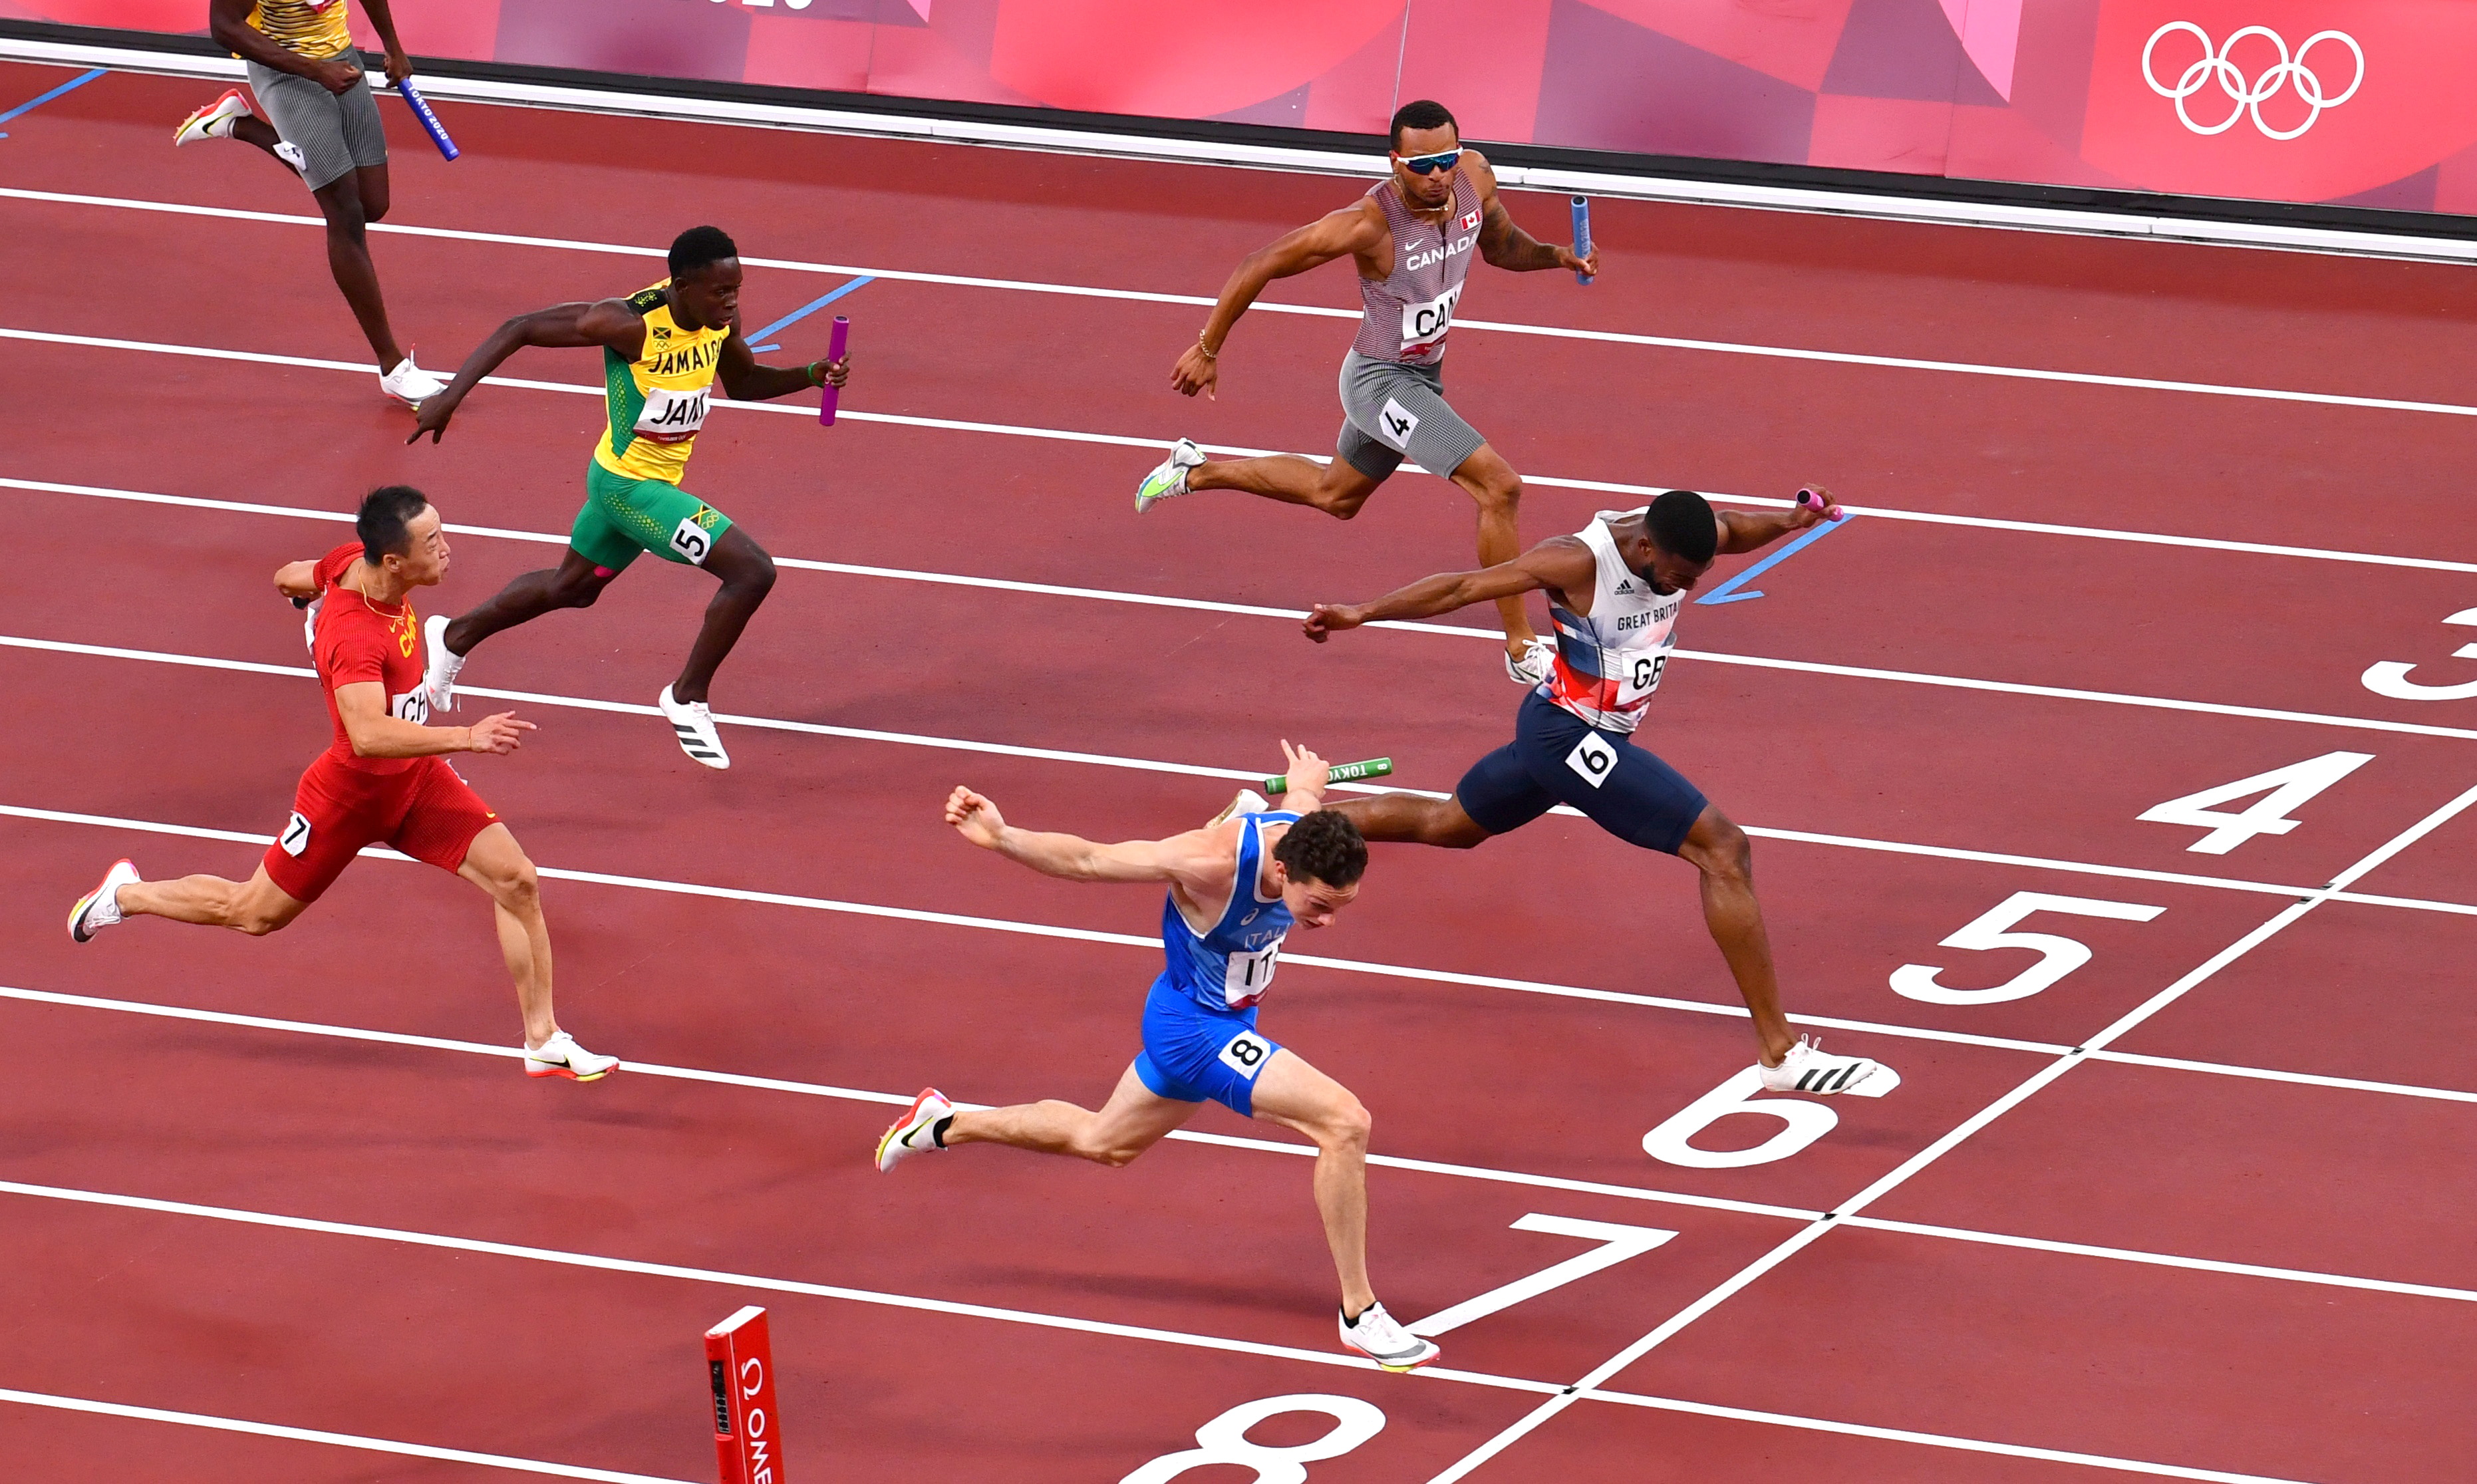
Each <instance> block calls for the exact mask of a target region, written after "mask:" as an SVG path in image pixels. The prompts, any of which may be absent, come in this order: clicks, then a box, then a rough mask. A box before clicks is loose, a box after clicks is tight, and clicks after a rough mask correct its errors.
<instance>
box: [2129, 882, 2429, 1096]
mask: <svg viewBox="0 0 2477 1484" xmlns="http://www.w3.org/2000/svg"><path fill="white" fill-rule="evenodd" d="M2331 899H2332V900H2333V901H2335V902H2343V901H2347V900H2349V899H2350V898H2349V896H2348V894H2347V893H2344V892H2340V893H2334V894H2333V895H2332V897H2331ZM2089 1059H2090V1060H2091V1061H2094V1062H2119V1063H2122V1064H2123V1065H2125V1066H2127V1067H2154V1068H2157V1069H2160V1070H2162V1071H2209V1072H2216V1073H2218V1074H2219V1075H2221V1076H2229V1077H2251V1078H2254V1079H2255V1080H2257V1081H2261V1082H2292V1083H2295V1084H2297V1085H2298V1086H2300V1087H2327V1088H2336V1089H2339V1091H2342V1092H2349V1093H2388V1094H2392V1095H2394V1096H2398V1097H2430V1098H2433V1099H2434V1100H2435V1101H2437V1102H2448V1103H2477V1093H2464V1092H2462V1091H2460V1090H2459V1089H2457V1088H2445V1087H2413V1086H2411V1085H2409V1084H2408V1083H2405V1082H2370V1081H2367V1080H2366V1079H2364V1078H2363V1077H2331V1076H2324V1075H2323V1074H2321V1073H2319V1072H2309V1071H2272V1070H2270V1069H2267V1068H2263V1067H2229V1066H2224V1065H2222V1064H2220V1063H2217V1062H2196V1061H2192V1060H2189V1059H2188V1058H2185V1057H2181V1056H2144V1055H2142V1054H2141V1053H2139V1052H2138V1051H2114V1050H2097V1051H2092V1052H2090V1053H2089Z"/></svg>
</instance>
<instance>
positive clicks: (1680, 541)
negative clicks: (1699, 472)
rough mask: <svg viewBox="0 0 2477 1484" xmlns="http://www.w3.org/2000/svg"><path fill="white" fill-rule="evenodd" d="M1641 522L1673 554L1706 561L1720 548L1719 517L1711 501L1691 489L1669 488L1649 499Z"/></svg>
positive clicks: (1655, 539) (1687, 559)
mask: <svg viewBox="0 0 2477 1484" xmlns="http://www.w3.org/2000/svg"><path fill="white" fill-rule="evenodd" d="M1643 524H1645V525H1647V526H1649V527H1650V528H1651V539H1652V540H1653V541H1657V542H1658V543H1659V544H1660V549H1661V550H1663V551H1664V552H1667V553H1668V554H1669V555H1670V556H1672V557H1680V558H1683V559H1684V560H1686V561H1689V562H1709V561H1711V560H1712V555H1713V553H1714V552H1716V551H1718V550H1719V549H1720V519H1719V517H1718V516H1714V515H1713V514H1712V506H1711V503H1710V502H1709V501H1707V500H1705V499H1704V498H1703V496H1701V495H1699V494H1696V493H1695V492H1694V491H1693V490H1667V491H1665V492H1664V493H1663V494H1662V495H1661V496H1660V498H1658V499H1656V500H1654V501H1652V502H1651V508H1650V510H1649V511H1648V512H1646V513H1645V514H1644V516H1643Z"/></svg>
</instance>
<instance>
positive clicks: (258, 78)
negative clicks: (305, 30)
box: [249, 56, 388, 190]
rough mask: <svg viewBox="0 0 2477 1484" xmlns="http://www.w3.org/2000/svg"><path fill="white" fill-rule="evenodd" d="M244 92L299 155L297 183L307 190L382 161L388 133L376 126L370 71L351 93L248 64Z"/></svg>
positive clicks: (377, 106)
mask: <svg viewBox="0 0 2477 1484" xmlns="http://www.w3.org/2000/svg"><path fill="white" fill-rule="evenodd" d="M355 60H356V61H358V60H359V58H358V56H356V58H355ZM249 90H250V91H252V92H254V93H256V94H258V106H259V108H260V109H262V110H263V111H264V112H265V113H266V121H267V122H268V123H270V124H273V125H274V126H275V132H276V133H277V134H280V135H282V136H284V142H285V143H287V144H289V145H291V146H292V147H293V148H295V149H297V150H299V151H301V167H302V168H301V179H302V181H303V182H304V183H305V184H307V185H308V186H309V188H310V189H313V190H317V189H322V188H324V187H326V186H328V185H330V184H332V183H333V182H334V181H336V180H337V179H338V178H339V177H340V176H342V175H343V173H344V172H345V171H347V170H351V169H354V168H357V167H359V166H362V165H372V164H385V163H387V157H388V154H387V130H386V129H385V128H384V127H382V126H381V125H380V123H379V103H378V99H377V98H375V97H373V96H371V94H370V75H369V73H367V72H363V74H362V80H361V81H360V82H358V83H355V84H354V85H353V87H352V89H351V90H350V91H348V92H342V93H333V92H329V91H328V90H327V89H326V88H324V87H322V86H320V85H319V84H317V83H313V82H312V81H311V80H310V79H308V78H306V77H301V76H297V75H296V74H294V73H290V72H278V71H276V70H275V69H274V68H273V67H269V66H262V65H261V64H259V63H255V62H253V63H249Z"/></svg>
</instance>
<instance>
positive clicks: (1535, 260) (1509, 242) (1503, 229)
mask: <svg viewBox="0 0 2477 1484" xmlns="http://www.w3.org/2000/svg"><path fill="white" fill-rule="evenodd" d="M1479 255H1480V257H1481V258H1482V259H1484V260H1485V261H1486V262H1487V263H1488V264H1489V265H1490V266H1493V267H1500V268H1511V269H1512V270H1514V272H1516V273H1528V272H1532V271H1534V270H1536V269H1539V268H1553V267H1555V266H1556V265H1557V249H1555V248H1553V247H1550V246H1548V245H1546V244H1545V243H1542V242H1540V241H1539V240H1538V239H1535V238H1533V237H1532V235H1531V234H1530V233H1528V232H1525V231H1523V230H1522V229H1521V228H1520V227H1518V226H1516V225H1514V214H1513V213H1511V212H1509V211H1507V210H1506V209H1505V203H1504V202H1503V201H1499V200H1495V199H1492V198H1491V199H1490V200H1489V204H1488V217H1487V219H1486V220H1485V221H1483V222H1481V223H1480V229H1479Z"/></svg>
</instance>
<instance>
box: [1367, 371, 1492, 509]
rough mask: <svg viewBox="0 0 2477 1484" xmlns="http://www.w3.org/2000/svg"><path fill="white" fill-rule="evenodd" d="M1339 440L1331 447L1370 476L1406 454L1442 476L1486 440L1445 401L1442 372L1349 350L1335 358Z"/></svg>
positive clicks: (1398, 462) (1394, 464)
mask: <svg viewBox="0 0 2477 1484" xmlns="http://www.w3.org/2000/svg"><path fill="white" fill-rule="evenodd" d="M1341 415H1342V416H1343V418H1344V419H1346V420H1345V421H1344V422H1343V423H1342V425H1341V439H1340V440H1339V442H1338V443H1337V444H1336V445H1335V449H1334V451H1335V452H1337V453H1339V454H1340V455H1341V457H1342V459H1343V460H1344V461H1345V462H1346V463H1348V464H1349V465H1350V466H1351V467H1352V468H1355V469H1357V470H1359V472H1361V473H1363V474H1364V475H1366V476H1367V477H1368V478H1370V479H1384V478H1386V477H1387V476H1389V475H1390V474H1391V473H1392V472H1393V471H1394V470H1395V469H1397V468H1400V467H1401V466H1402V460H1403V458H1404V457H1405V456H1406V455H1407V456H1408V457H1410V458H1411V459H1413V460H1414V461H1416V462H1417V464H1418V465H1419V466H1420V467H1421V468H1423V469H1426V470H1427V471H1428V472H1429V473H1431V474H1435V475H1437V476H1438V477H1439V478H1443V477H1445V476H1447V475H1450V474H1452V473H1453V471H1454V470H1456V469H1458V468H1461V467H1462V465H1463V461H1464V459H1467V458H1469V457H1470V456H1471V455H1472V454H1473V453H1476V452H1478V450H1479V446H1480V444H1482V443H1485V442H1487V441H1488V440H1487V439H1484V438H1482V437H1480V436H1479V431H1478V430H1477V429H1476V428H1473V427H1472V426H1471V425H1470V424H1469V423H1467V422H1464V421H1463V419H1462V415H1461V414H1459V413H1457V412H1455V411H1454V410H1453V408H1452V407H1450V406H1448V405H1447V404H1446V402H1445V370H1444V366H1443V365H1442V364H1441V363H1439V364H1438V365H1403V364H1402V363H1401V362H1398V361H1377V360H1372V359H1370V358H1369V357H1366V356H1363V355H1361V354H1360V353H1359V352H1358V351H1355V350H1354V351H1352V352H1350V353H1349V354H1348V355H1346V356H1343V357H1342V358H1341Z"/></svg>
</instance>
